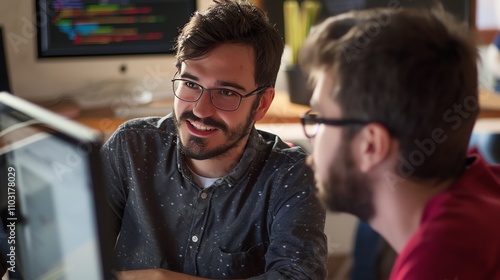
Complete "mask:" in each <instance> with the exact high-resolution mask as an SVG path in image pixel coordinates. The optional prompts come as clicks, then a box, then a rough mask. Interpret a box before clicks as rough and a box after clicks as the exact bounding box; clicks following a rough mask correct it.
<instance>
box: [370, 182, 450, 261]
mask: <svg viewBox="0 0 500 280" xmlns="http://www.w3.org/2000/svg"><path fill="white" fill-rule="evenodd" d="M451 181H452V180H449V181H444V182H439V183H435V182H420V183H417V182H412V181H410V180H409V179H406V180H404V182H403V183H401V184H398V186H397V187H395V188H393V187H391V188H389V187H387V186H386V185H385V182H384V183H382V184H384V185H382V184H378V186H376V189H377V190H379V191H378V192H376V193H375V194H374V207H375V216H374V218H372V219H371V220H370V221H369V222H368V223H369V224H370V226H371V227H372V228H373V229H375V230H376V231H377V232H379V233H380V235H382V237H384V239H385V240H387V242H388V243H389V244H390V245H391V246H392V247H393V248H394V250H396V252H398V253H400V252H401V250H402V249H403V248H404V246H405V245H406V243H408V241H409V240H410V238H411V237H412V236H413V234H414V233H415V232H416V231H417V230H418V228H419V226H420V221H421V219H422V214H423V211H424V208H425V206H426V204H427V202H428V201H429V200H430V199H431V198H432V197H434V196H435V195H436V194H438V193H439V192H441V191H443V190H444V189H446V188H447V187H448V186H449V185H450V183H451Z"/></svg>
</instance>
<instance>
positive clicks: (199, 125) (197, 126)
mask: <svg viewBox="0 0 500 280" xmlns="http://www.w3.org/2000/svg"><path fill="white" fill-rule="evenodd" d="M189 123H191V124H192V125H193V126H194V127H195V128H196V129H198V130H204V131H208V130H215V129H213V128H210V127H208V126H206V125H202V124H197V123H194V122H192V121H189Z"/></svg>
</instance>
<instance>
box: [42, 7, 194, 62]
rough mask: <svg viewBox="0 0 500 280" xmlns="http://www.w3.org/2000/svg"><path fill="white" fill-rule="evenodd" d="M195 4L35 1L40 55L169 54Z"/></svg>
mask: <svg viewBox="0 0 500 280" xmlns="http://www.w3.org/2000/svg"><path fill="white" fill-rule="evenodd" d="M195 4H196V3H195V0H103V1H96V0H74V1H67V0H64V1H63V0H36V9H37V15H38V21H37V30H38V33H37V34H38V40H37V42H38V56H39V57H54V56H59V57H61V56H86V55H118V54H151V53H171V52H172V50H173V46H174V42H175V38H176V37H177V35H178V30H179V28H181V27H182V26H184V25H185V24H186V23H187V22H188V20H189V18H190V16H191V14H192V13H193V12H194V11H195Z"/></svg>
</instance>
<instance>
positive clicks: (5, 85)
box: [0, 26, 11, 92]
mask: <svg viewBox="0 0 500 280" xmlns="http://www.w3.org/2000/svg"><path fill="white" fill-rule="evenodd" d="M4 44H5V43H4V34H3V28H2V26H0V92H2V91H7V92H11V88H10V80H9V71H8V68H9V67H8V65H7V53H6V51H5V45H4Z"/></svg>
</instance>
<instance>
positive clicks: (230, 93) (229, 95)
mask: <svg viewBox="0 0 500 280" xmlns="http://www.w3.org/2000/svg"><path fill="white" fill-rule="evenodd" d="M268 87H269V86H261V87H258V88H257V89H255V90H253V91H251V92H249V93H247V94H244V95H243V94H240V93H238V92H236V91H234V90H230V89H227V88H210V89H209V88H205V87H203V86H201V85H200V84H198V83H195V82H193V81H191V80H188V79H181V78H179V79H172V88H173V91H174V95H175V97H177V98H179V99H180V100H182V101H186V102H196V101H198V100H200V98H201V95H202V94H203V93H204V92H208V93H209V94H210V101H211V102H212V105H213V106H214V107H215V108H217V109H219V110H221V111H236V110H238V108H239V107H240V104H241V100H242V99H243V98H248V97H250V96H253V95H256V94H259V93H261V92H263V91H264V90H265V89H267V88H268Z"/></svg>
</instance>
